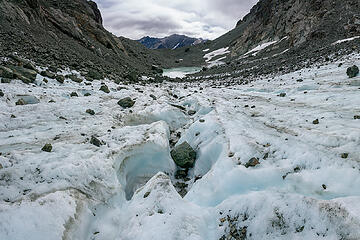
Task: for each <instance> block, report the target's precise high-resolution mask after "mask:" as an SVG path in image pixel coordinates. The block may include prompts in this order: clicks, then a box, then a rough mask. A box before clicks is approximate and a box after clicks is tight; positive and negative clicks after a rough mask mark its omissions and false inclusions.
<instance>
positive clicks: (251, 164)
mask: <svg viewBox="0 0 360 240" xmlns="http://www.w3.org/2000/svg"><path fill="white" fill-rule="evenodd" d="M258 164H260V162H259V159H258V158H256V157H253V158H251V159H250V160H249V161H248V162H247V163H246V164H245V167H246V168H249V167H255V166H256V165H258Z"/></svg>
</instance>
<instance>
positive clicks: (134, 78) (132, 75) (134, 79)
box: [125, 71, 139, 83]
mask: <svg viewBox="0 0 360 240" xmlns="http://www.w3.org/2000/svg"><path fill="white" fill-rule="evenodd" d="M138 78H139V74H138V73H137V72H135V71H132V72H130V73H128V74H127V75H126V76H125V79H127V80H129V81H130V82H132V83H134V82H137V81H138Z"/></svg>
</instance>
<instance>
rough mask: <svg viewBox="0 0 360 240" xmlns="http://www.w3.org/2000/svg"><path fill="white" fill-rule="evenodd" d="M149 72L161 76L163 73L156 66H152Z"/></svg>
mask: <svg viewBox="0 0 360 240" xmlns="http://www.w3.org/2000/svg"><path fill="white" fill-rule="evenodd" d="M151 70H152V71H153V72H154V73H155V74H162V73H163V72H164V71H163V70H162V68H160V67H159V66H157V65H152V66H151Z"/></svg>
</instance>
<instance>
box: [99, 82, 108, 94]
mask: <svg viewBox="0 0 360 240" xmlns="http://www.w3.org/2000/svg"><path fill="white" fill-rule="evenodd" d="M99 90H100V91H103V92H104V93H110V90H109V87H108V86H106V85H105V84H104V85H101V87H100V89H99Z"/></svg>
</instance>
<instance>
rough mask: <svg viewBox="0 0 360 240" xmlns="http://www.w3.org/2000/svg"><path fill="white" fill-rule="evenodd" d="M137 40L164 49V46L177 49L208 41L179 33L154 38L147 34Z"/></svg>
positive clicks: (152, 47) (148, 45)
mask: <svg viewBox="0 0 360 240" xmlns="http://www.w3.org/2000/svg"><path fill="white" fill-rule="evenodd" d="M137 41H138V42H140V43H141V44H143V45H144V46H145V47H147V48H149V49H162V48H168V49H176V48H180V47H186V46H193V45H197V44H200V43H203V42H206V40H204V39H202V38H191V37H187V36H185V35H178V34H173V35H171V36H168V37H164V38H153V37H149V36H147V37H143V38H141V39H139V40H137Z"/></svg>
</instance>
